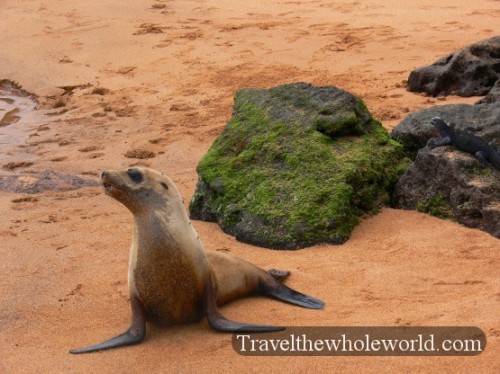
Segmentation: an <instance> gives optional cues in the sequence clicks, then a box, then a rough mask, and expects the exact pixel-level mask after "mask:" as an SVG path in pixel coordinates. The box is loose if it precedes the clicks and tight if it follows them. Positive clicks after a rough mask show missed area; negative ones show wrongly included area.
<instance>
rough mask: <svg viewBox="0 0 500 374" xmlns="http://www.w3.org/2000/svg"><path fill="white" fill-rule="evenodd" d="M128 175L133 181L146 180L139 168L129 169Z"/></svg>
mask: <svg viewBox="0 0 500 374" xmlns="http://www.w3.org/2000/svg"><path fill="white" fill-rule="evenodd" d="M127 175H128V177H129V178H130V180H131V181H132V182H135V183H141V182H142V181H143V180H144V177H143V176H142V174H141V172H140V171H139V170H137V169H128V170H127Z"/></svg>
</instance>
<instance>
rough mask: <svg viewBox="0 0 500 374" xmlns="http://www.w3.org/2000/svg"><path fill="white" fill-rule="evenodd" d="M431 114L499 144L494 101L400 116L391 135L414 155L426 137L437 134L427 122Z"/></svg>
mask: <svg viewBox="0 0 500 374" xmlns="http://www.w3.org/2000/svg"><path fill="white" fill-rule="evenodd" d="M432 117H441V118H442V119H443V120H444V121H445V122H447V123H452V124H454V128H456V129H459V130H463V131H464V130H465V131H470V132H472V133H474V134H475V135H477V136H479V137H481V138H483V139H484V140H487V141H488V142H490V141H493V142H494V143H495V144H496V145H500V137H499V132H498V126H499V124H500V105H497V104H490V105H486V104H480V105H468V104H451V105H442V106H435V107H432V108H429V109H424V110H421V111H418V112H415V113H412V114H410V115H408V116H407V117H406V118H405V119H403V121H401V122H400V123H399V125H398V126H396V128H394V130H392V132H391V136H392V137H393V138H394V139H395V140H397V141H398V142H400V143H402V144H403V146H404V148H405V150H406V151H407V152H409V153H410V154H411V155H413V156H415V155H416V153H417V151H418V150H419V149H421V148H423V147H424V146H425V145H426V144H427V141H428V140H429V139H430V138H432V137H434V136H437V132H436V130H435V129H434V127H433V126H432V125H431V124H430V120H431V118H432Z"/></svg>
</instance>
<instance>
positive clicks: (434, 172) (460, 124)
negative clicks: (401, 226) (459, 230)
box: [392, 104, 500, 238]
mask: <svg viewBox="0 0 500 374" xmlns="http://www.w3.org/2000/svg"><path fill="white" fill-rule="evenodd" d="M434 116H440V117H441V118H442V119H443V120H445V121H446V122H449V123H450V122H455V125H454V126H453V127H455V128H458V129H461V130H467V131H469V132H471V133H473V134H475V135H477V136H479V137H481V138H483V139H485V140H487V141H492V142H493V143H495V144H496V145H497V146H498V145H499V144H500V105H498V104H489V105H487V104H481V105H446V106H443V107H434V108H430V109H425V110H422V111H420V112H417V113H413V114H411V115H410V116H408V117H407V118H405V119H404V120H403V121H402V122H401V123H400V124H399V125H398V126H397V127H396V128H395V129H394V131H393V132H392V136H393V137H395V138H397V139H400V140H401V141H402V142H403V144H404V145H405V146H406V147H407V150H408V151H409V152H410V153H414V152H416V148H418V145H419V144H422V145H425V144H426V142H427V141H428V140H429V138H431V137H433V136H437V133H434V131H433V129H432V126H431V125H429V120H430V118H432V117H434ZM394 200H395V204H396V206H397V207H400V208H404V209H417V210H419V211H422V212H426V213H429V214H432V215H435V216H439V217H443V218H451V219H453V220H456V221H457V222H459V223H461V224H464V225H466V226H469V227H475V228H479V229H481V230H484V231H486V232H488V233H490V234H492V235H493V236H495V237H497V238H500V172H499V171H497V170H494V169H489V168H485V167H484V166H482V165H481V164H480V162H479V161H478V160H477V159H476V158H475V157H474V156H473V155H471V154H469V153H466V152H463V151H460V150H458V149H456V148H455V147H454V146H446V147H438V148H435V149H433V150H430V149H429V148H428V147H424V148H422V149H420V151H419V152H418V155H417V157H416V159H415V162H414V163H413V164H412V165H411V166H410V167H409V168H408V170H407V171H406V173H405V174H404V175H403V176H402V177H401V179H400V180H399V182H398V183H397V185H396V189H395V191H394Z"/></svg>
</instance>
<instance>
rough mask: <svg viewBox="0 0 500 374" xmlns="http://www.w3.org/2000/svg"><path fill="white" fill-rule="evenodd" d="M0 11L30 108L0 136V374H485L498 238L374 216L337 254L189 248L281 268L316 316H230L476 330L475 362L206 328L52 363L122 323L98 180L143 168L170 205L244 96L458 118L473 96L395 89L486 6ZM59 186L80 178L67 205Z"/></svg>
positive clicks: (271, 308)
mask: <svg viewBox="0 0 500 374" xmlns="http://www.w3.org/2000/svg"><path fill="white" fill-rule="evenodd" d="M0 15H1V16H0V17H1V21H0V46H1V48H0V61H2V69H1V73H0V80H2V79H6V80H9V81H13V82H17V83H18V84H19V85H20V86H22V88H23V89H24V90H25V91H26V92H29V93H32V94H34V95H36V96H37V98H38V99H37V103H36V107H37V108H38V109H37V110H33V108H32V107H31V106H30V104H29V102H28V103H25V104H22V105H24V106H23V107H22V108H21V109H22V110H20V111H19V112H16V113H14V112H13V113H14V114H15V115H17V116H19V120H18V121H17V122H15V121H14V122H13V123H11V124H6V125H5V126H0V143H2V144H0V167H1V169H0V178H2V179H0V181H1V180H3V181H7V180H8V181H15V183H17V184H15V185H16V186H18V188H17V187H16V188H17V190H16V189H14V188H12V189H9V188H4V189H3V190H2V191H1V193H0V208H1V212H2V213H3V214H1V216H0V239H1V242H2V245H1V246H0V255H1V258H2V261H0V352H1V355H0V356H1V357H2V358H1V359H0V373H34V372H39V373H49V372H51V373H63V372H64V373H125V372H126V373H146V372H151V373H165V372H174V373H216V372H231V373H240V372H255V373H261V372H267V373H269V372H270V373H282V372H294V373H308V372H364V373H376V372H377V373H378V372H381V371H382V372H395V373H397V372H446V373H460V372H463V373H471V372H474V373H494V372H498V370H500V358H499V355H498V351H499V347H500V317H499V316H500V313H499V310H500V305H499V303H500V287H499V286H500V277H499V272H498V269H499V268H500V260H499V249H500V242H499V240H498V239H496V238H494V237H493V236H491V235H489V234H487V233H485V232H482V231H479V230H475V229H470V228H466V227H464V226H461V225H459V224H457V223H454V222H451V221H445V220H440V219H437V218H434V217H431V216H428V215H425V214H421V213H418V212H413V211H402V210H396V209H390V208H384V209H382V211H381V212H380V213H379V214H377V215H375V216H373V217H370V218H367V219H365V220H363V222H362V223H361V224H360V225H359V226H358V227H357V228H356V229H355V231H354V232H353V234H352V237H351V238H350V239H349V240H348V241H347V242H346V243H345V244H343V245H338V246H335V245H317V246H314V247H310V248H306V249H303V250H299V251H273V250H268V249H264V248H259V247H255V246H251V245H248V244H244V243H240V242H238V241H236V240H235V239H234V238H233V237H231V236H229V235H227V234H225V233H224V232H222V231H221V229H220V228H219V227H218V226H217V225H216V224H213V223H206V222H200V221H193V225H194V226H195V227H196V229H197V231H198V233H199V235H200V238H201V240H202V242H203V243H204V245H205V248H206V249H207V250H211V251H222V252H225V253H230V254H232V255H235V256H238V257H241V258H244V259H246V260H249V261H251V262H253V263H255V264H257V265H259V266H261V267H264V268H278V269H288V270H290V271H291V272H292V275H291V277H290V278H289V280H288V281H287V284H288V285H289V286H291V287H293V288H295V289H298V290H300V291H302V292H305V293H308V294H311V295H314V296H316V297H319V298H321V299H322V300H324V301H325V303H326V306H325V308H324V310H321V311H317V310H306V309H303V308H298V307H294V306H291V305H287V304H284V303H280V302H278V301H275V300H271V299H267V298H263V297H253V298H247V299H244V300H240V301H237V302H234V303H232V304H229V305H227V306H224V307H223V308H222V311H223V313H224V314H225V315H226V316H227V317H229V318H232V319H234V320H238V321H245V322H252V323H262V322H265V323H266V324H277V325H285V326H453V325H456V326H477V327H479V328H481V329H482V330H483V331H484V332H485V334H486V336H487V340H488V343H487V348H486V350H485V351H484V352H483V353H482V354H480V355H478V356H474V357H307V356H306V357H244V356H241V355H239V354H237V353H236V352H235V351H234V350H233V348H232V346H231V334H223V333H217V332H215V331H213V330H211V329H210V328H209V326H208V324H207V322H206V321H205V320H203V321H200V322H199V323H195V324H191V325H183V326H174V327H169V328H159V327H155V326H150V328H149V330H148V334H147V337H146V340H145V341H144V342H143V343H141V344H140V345H137V346H134V347H127V348H122V349H116V350H110V351H105V352H100V353H95V354H90V355H79V356H74V355H71V354H69V353H68V351H69V349H71V348H75V347H80V346H82V345H86V344H91V343H97V342H99V341H102V340H104V339H106V338H109V337H111V336H114V335H116V334H118V333H120V332H122V331H124V330H125V329H126V328H127V327H128V324H129V320H130V305H129V299H128V287H127V266H128V251H129V247H130V240H131V236H132V215H131V214H130V213H129V211H127V210H126V209H125V208H124V207H123V206H121V205H120V204H118V203H117V202H116V201H114V200H113V199H111V198H110V197H108V196H106V195H105V194H104V193H103V191H102V188H101V187H100V186H98V185H97V182H98V176H99V173H100V172H101V171H102V170H105V169H119V168H125V167H128V166H132V165H144V166H149V167H152V168H155V169H158V170H161V171H162V172H164V173H166V174H167V175H168V176H170V178H171V179H172V180H173V181H174V182H175V183H176V185H177V187H178V188H179V191H180V193H181V195H182V196H183V198H184V201H185V203H186V207H187V204H188V202H189V200H190V198H191V196H192V194H193V192H194V189H195V185H196V181H197V174H196V165H197V164H198V161H199V160H200V158H201V157H202V156H203V155H204V154H205V152H206V151H207V150H208V148H209V147H210V145H211V144H212V142H213V141H214V139H215V138H216V137H217V135H219V134H220V133H221V132H222V130H223V128H224V125H225V124H226V122H227V121H228V119H229V118H230V116H231V112H232V105H233V96H234V94H235V92H236V91H237V90H238V89H240V88H244V87H261V88H267V87H272V86H275V85H280V84H284V83H290V82H298V81H300V82H308V83H313V84H316V85H334V86H337V87H339V88H342V89H345V90H347V91H350V92H351V93H353V94H356V95H358V96H359V97H361V98H362V99H363V100H364V101H365V102H366V104H367V106H368V108H369V110H370V112H371V113H372V114H373V116H374V117H375V118H377V119H378V120H380V121H381V122H382V123H383V125H384V127H385V128H387V129H388V130H391V129H392V128H394V127H395V126H396V125H397V124H398V123H399V121H401V120H402V119H403V118H404V117H405V116H406V115H407V114H408V113H411V112H414V111H417V110H420V109H423V108H428V107H431V106H433V105H444V104H450V103H474V102H476V101H477V100H478V99H479V98H478V97H471V98H462V97H454V96H449V97H441V98H434V97H427V96H424V95H419V94H414V93H410V92H408V91H407V90H406V86H405V84H406V79H407V78H408V75H409V73H410V72H411V71H412V70H413V69H414V68H416V67H419V66H423V65H428V64H430V63H432V62H434V61H435V60H436V59H438V58H439V57H442V56H444V55H446V54H447V53H450V52H452V51H454V50H456V49H459V48H461V47H463V46H465V45H467V44H470V43H473V42H476V41H479V40H482V39H486V38H489V37H492V36H494V35H495V34H496V33H497V32H498V27H496V26H497V25H498V20H499V17H500V3H499V2H498V1H495V0H477V1H474V2H471V1H466V0H453V1H452V0H442V1H439V2H437V1H431V0H413V1H395V0H388V1H386V0H373V1H363V0H360V1H354V0H339V1H324V0H307V1H289V0H287V1H284V0H283V1H281V0H272V1H227V0H218V1H215V0H191V1H188V0H183V1H174V0H160V1H154V0H149V1H131V0H125V1H121V2H116V1H110V0H102V1H99V2H82V1H76V0H67V1H56V0H32V1H26V0H23V1H14V0H4V1H2V2H1V3H0ZM23 92H24V91H23ZM0 96H1V95H0ZM24 99H26V98H24ZM24 99H23V100H24ZM19 100H21V99H19ZM27 100H28V101H29V100H30V99H29V98H28V99H27ZM3 104H4V105H11V104H9V103H7V101H6V102H5V103H3ZM14 104H15V103H14ZM14 104H12V105H14ZM19 105H20V106H22V105H21V104H19ZM33 107H34V105H33ZM47 171H51V172H54V173H56V175H57V176H58V177H57V178H54V180H55V182H54V183H55V184H54V186H53V188H43V189H42V188H41V189H40V191H38V192H37V193H27V192H29V188H28V187H29V186H31V185H33V186H34V185H36V183H38V182H39V181H40V180H43V178H44V177H43V176H44V175H47ZM44 173H45V174H44ZM75 177H80V178H84V179H85V180H89V181H91V182H90V183H88V184H84V185H83V186H82V187H81V188H78V189H76V188H75V189H71V190H66V189H68V188H67V185H70V184H71V183H73V182H75V179H74V178H75ZM8 178H11V179H8ZM58 178H59V179H58ZM72 178H73V179H72ZM46 179H47V178H46ZM75 183H76V182H75ZM7 184H8V185H11V186H13V185H14V182H12V183H11V182H9V183H7ZM5 185H6V183H3V186H5ZM65 186H66V187H65Z"/></svg>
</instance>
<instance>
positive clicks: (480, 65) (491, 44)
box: [408, 36, 500, 96]
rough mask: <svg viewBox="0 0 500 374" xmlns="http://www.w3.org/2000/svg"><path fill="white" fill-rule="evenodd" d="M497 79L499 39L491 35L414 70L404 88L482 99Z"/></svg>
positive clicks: (499, 73) (499, 71) (432, 93)
mask: <svg viewBox="0 0 500 374" xmlns="http://www.w3.org/2000/svg"><path fill="white" fill-rule="evenodd" d="M499 78H500V36H495V37H493V38H490V39H486V40H483V41H480V42H478V43H475V44H471V45H469V46H467V47H465V48H463V49H461V50H459V51H457V52H454V53H452V54H450V55H448V56H445V57H443V58H441V59H439V60H438V61H436V62H435V63H433V64H432V65H429V66H424V67H421V68H418V69H415V70H414V71H412V72H411V73H410V76H409V78H408V88H409V90H410V91H413V92H426V93H427V94H429V95H432V96H438V95H448V94H456V95H459V96H482V95H486V94H487V93H488V91H489V90H490V89H491V88H492V87H493V85H494V84H495V82H496V81H497V80H498V79H499Z"/></svg>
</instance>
